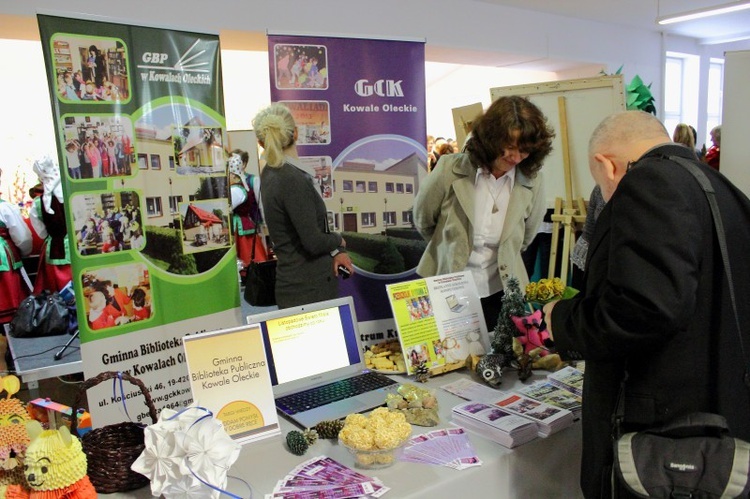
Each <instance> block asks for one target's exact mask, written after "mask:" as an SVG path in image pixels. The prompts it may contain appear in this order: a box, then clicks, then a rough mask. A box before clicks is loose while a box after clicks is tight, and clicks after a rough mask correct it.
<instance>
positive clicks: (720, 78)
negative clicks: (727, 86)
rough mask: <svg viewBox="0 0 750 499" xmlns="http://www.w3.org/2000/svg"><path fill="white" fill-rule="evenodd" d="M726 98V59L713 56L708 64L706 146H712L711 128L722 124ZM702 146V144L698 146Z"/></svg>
mask: <svg viewBox="0 0 750 499" xmlns="http://www.w3.org/2000/svg"><path fill="white" fill-rule="evenodd" d="M723 100H724V60H723V59H714V58H711V60H710V61H709V64H708V100H707V102H706V141H705V144H706V147H707V148H708V147H711V129H712V128H713V127H715V126H717V125H720V124H721V108H722V105H723ZM698 147H700V146H698Z"/></svg>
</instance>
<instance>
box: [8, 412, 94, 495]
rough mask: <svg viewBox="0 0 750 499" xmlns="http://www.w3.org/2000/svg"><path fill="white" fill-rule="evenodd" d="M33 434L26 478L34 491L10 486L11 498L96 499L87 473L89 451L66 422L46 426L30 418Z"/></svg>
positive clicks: (30, 434)
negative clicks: (58, 426) (59, 425)
mask: <svg viewBox="0 0 750 499" xmlns="http://www.w3.org/2000/svg"><path fill="white" fill-rule="evenodd" d="M26 428H27V430H28V432H29V437H30V438H31V443H29V446H28V448H27V449H26V461H25V466H24V468H25V472H26V482H27V484H28V486H29V487H30V488H31V492H28V491H26V490H23V489H22V488H21V487H20V486H18V485H11V486H9V487H8V492H7V493H6V497H7V498H12V499H16V498H18V499H22V498H23V499H58V498H60V499H62V498H65V499H94V498H95V497H96V490H94V486H93V485H92V484H91V481H90V480H89V477H88V475H87V474H86V467H87V461H86V454H84V452H83V448H82V447H81V442H80V441H79V440H78V439H77V438H74V437H73V436H71V434H70V430H68V428H67V427H66V426H63V427H61V428H59V429H57V430H45V429H43V428H42V425H41V423H40V422H39V421H29V422H28V423H27V424H26Z"/></svg>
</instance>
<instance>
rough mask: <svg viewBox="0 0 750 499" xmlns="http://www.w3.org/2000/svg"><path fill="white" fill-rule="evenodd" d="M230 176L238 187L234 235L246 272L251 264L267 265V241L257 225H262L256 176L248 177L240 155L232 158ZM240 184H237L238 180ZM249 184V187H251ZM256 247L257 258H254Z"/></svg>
mask: <svg viewBox="0 0 750 499" xmlns="http://www.w3.org/2000/svg"><path fill="white" fill-rule="evenodd" d="M228 164H229V173H230V174H231V175H232V179H233V180H234V183H233V184H232V186H231V188H230V192H231V196H232V235H233V236H234V243H235V246H236V248H237V259H238V260H240V261H241V262H242V267H243V269H246V268H247V266H248V265H250V260H251V259H253V260H254V261H256V262H265V261H266V260H267V258H268V257H267V254H266V248H265V246H264V245H263V237H262V236H261V235H260V234H258V235H257V236H256V227H255V224H256V222H258V221H260V219H261V216H260V209H259V206H258V201H257V197H256V189H255V185H254V184H255V180H256V179H255V176H254V175H247V179H246V177H245V172H244V166H245V165H244V163H243V162H242V157H241V156H240V155H239V154H232V155H231V156H230V157H229V161H228ZM237 179H238V180H239V182H237V181H236V180H237ZM248 184H249V185H248ZM253 245H254V246H255V255H254V256H253Z"/></svg>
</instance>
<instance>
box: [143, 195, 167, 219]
mask: <svg viewBox="0 0 750 499" xmlns="http://www.w3.org/2000/svg"><path fill="white" fill-rule="evenodd" d="M146 214H147V215H148V216H150V217H160V216H162V215H163V214H164V213H163V212H162V210H161V198H160V197H152V198H146Z"/></svg>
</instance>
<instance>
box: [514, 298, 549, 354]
mask: <svg viewBox="0 0 750 499" xmlns="http://www.w3.org/2000/svg"><path fill="white" fill-rule="evenodd" d="M511 320H512V321H513V323H514V324H515V325H516V328H517V329H518V331H519V332H520V335H517V336H516V338H518V341H519V342H520V343H521V345H523V351H524V353H526V354H529V352H531V351H532V350H534V349H537V348H538V349H539V356H540V357H544V356H545V355H547V354H548V353H549V350H548V349H549V348H551V347H552V346H553V343H552V340H551V339H550V337H549V332H548V331H547V327H546V326H545V324H544V320H543V319H542V310H541V309H539V310H537V311H536V312H534V313H533V314H531V315H522V316H520V317H518V316H515V315H513V316H511Z"/></svg>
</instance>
